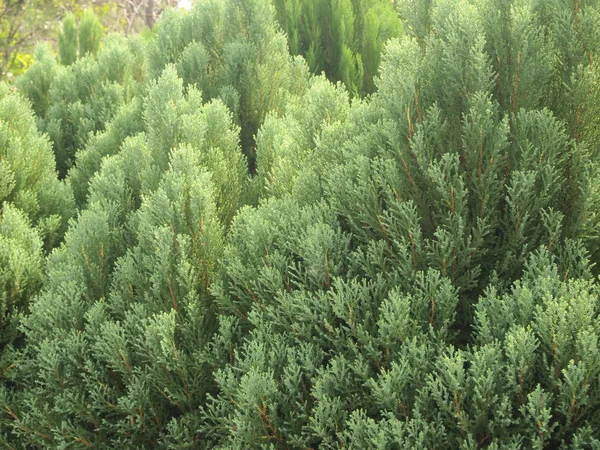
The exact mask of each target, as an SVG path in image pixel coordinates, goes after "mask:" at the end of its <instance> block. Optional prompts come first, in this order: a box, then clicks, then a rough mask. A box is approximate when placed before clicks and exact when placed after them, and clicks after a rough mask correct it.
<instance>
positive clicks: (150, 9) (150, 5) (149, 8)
mask: <svg viewBox="0 0 600 450" xmlns="http://www.w3.org/2000/svg"><path fill="white" fill-rule="evenodd" d="M154 3H155V0H148V1H147V3H146V26H147V27H148V28H150V29H152V27H153V26H154V22H155V20H156V18H155V17H154V6H155V5H154Z"/></svg>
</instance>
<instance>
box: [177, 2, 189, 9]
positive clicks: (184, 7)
mask: <svg viewBox="0 0 600 450" xmlns="http://www.w3.org/2000/svg"><path fill="white" fill-rule="evenodd" d="M179 7H180V8H183V9H190V8H191V7H192V0H179Z"/></svg>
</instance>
